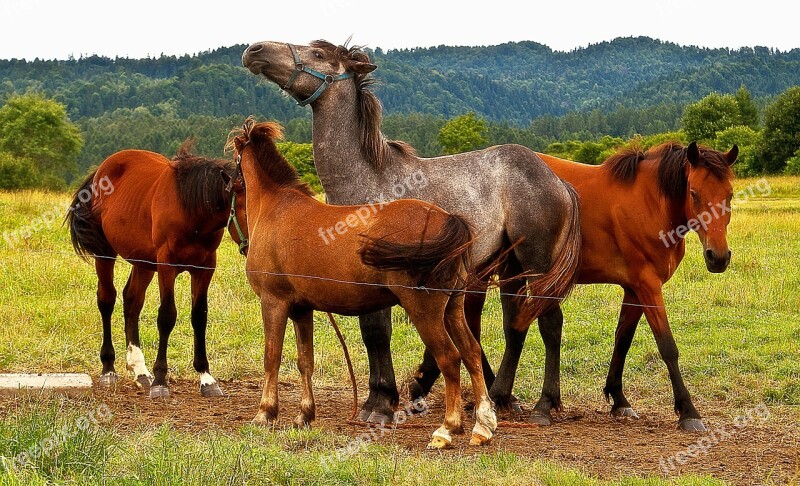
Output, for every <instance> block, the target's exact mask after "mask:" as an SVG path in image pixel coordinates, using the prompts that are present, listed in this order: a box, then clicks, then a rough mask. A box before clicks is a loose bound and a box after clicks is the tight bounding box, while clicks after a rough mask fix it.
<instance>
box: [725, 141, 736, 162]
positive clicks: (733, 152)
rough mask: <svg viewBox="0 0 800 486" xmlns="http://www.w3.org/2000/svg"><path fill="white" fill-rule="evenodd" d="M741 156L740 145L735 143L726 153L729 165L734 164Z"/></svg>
mask: <svg viewBox="0 0 800 486" xmlns="http://www.w3.org/2000/svg"><path fill="white" fill-rule="evenodd" d="M737 157H739V146H738V145H734V146H733V148H732V149H730V151H729V152H728V153H727V154H725V160H727V161H728V165H733V163H734V162H736V158H737Z"/></svg>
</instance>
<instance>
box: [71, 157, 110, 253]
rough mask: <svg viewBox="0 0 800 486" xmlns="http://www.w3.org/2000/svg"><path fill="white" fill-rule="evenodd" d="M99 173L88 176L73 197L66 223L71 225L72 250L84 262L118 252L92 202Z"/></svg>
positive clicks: (94, 172)
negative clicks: (96, 175) (95, 177)
mask: <svg viewBox="0 0 800 486" xmlns="http://www.w3.org/2000/svg"><path fill="white" fill-rule="evenodd" d="M96 173H97V171H96V170H95V171H93V172H92V173H91V174H89V175H88V176H86V179H84V181H83V182H82V183H81V185H80V187H79V188H78V190H77V191H75V195H74V196H73V197H72V204H70V207H69V209H68V210H67V216H66V218H65V220H64V221H65V222H66V223H67V224H68V225H69V236H70V239H71V240H72V248H74V249H75V253H77V254H78V256H80V257H81V258H83V259H84V260H87V261H88V259H89V257H94V256H114V255H115V254H116V252H115V251H114V249H113V248H112V247H111V243H109V242H108V239H107V238H106V234H105V232H103V226H102V224H101V223H100V219H99V218H98V217H97V211H96V210H95V209H94V207H93V205H92V202H93V199H94V192H93V190H92V186H93V184H94V176H95V174H96Z"/></svg>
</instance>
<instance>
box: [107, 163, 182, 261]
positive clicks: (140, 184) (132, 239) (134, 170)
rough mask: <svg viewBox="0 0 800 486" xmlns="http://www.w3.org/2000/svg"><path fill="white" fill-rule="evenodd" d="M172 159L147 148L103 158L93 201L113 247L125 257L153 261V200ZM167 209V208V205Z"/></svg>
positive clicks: (154, 254)
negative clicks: (102, 189) (97, 188)
mask: <svg viewBox="0 0 800 486" xmlns="http://www.w3.org/2000/svg"><path fill="white" fill-rule="evenodd" d="M169 172H170V170H169V160H168V159H167V158H166V157H164V156H163V155H161V154H157V153H155V152H149V151H146V150H122V151H119V152H116V153H114V154H112V155H111V156H109V157H108V158H107V159H106V160H104V161H103V162H102V163H101V164H100V166H99V167H98V169H97V173H96V174H95V177H94V185H95V186H96V187H107V188H109V189H108V190H105V191H96V194H94V197H93V200H92V204H93V209H94V211H95V214H96V215H97V216H98V217H99V218H100V222H101V224H102V227H103V231H104V232H105V234H106V238H107V239H108V241H109V243H110V244H111V246H112V247H113V248H114V250H115V251H116V252H117V253H119V254H120V256H122V257H123V258H133V259H142V260H150V261H154V260H155V259H156V249H155V245H154V243H153V238H152V226H153V208H152V203H153V200H154V197H155V195H156V193H157V191H158V187H159V185H160V184H159V182H160V179H162V178H163V177H164V176H165V174H168V173H169ZM164 209H167V208H164Z"/></svg>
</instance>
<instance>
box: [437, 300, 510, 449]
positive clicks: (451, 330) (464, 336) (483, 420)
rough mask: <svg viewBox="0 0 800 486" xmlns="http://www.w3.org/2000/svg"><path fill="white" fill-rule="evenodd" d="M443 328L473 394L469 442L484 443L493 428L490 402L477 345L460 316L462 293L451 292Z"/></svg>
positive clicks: (493, 413)
mask: <svg viewBox="0 0 800 486" xmlns="http://www.w3.org/2000/svg"><path fill="white" fill-rule="evenodd" d="M444 322H445V327H446V329H447V333H448V334H449V335H450V338H451V339H452V340H453V343H454V344H455V345H456V348H458V351H459V353H461V359H462V361H464V366H466V368H467V372H469V377H470V381H471V382H472V392H473V395H474V397H475V426H474V427H473V429H472V438H471V439H470V442H469V443H470V445H484V444H488V443H489V441H490V440H491V439H492V436H493V435H494V431H495V430H496V429H497V415H495V411H494V404H493V403H492V402H491V400H489V393H488V389H487V388H486V382H485V381H484V378H483V370H482V369H481V346H480V344H479V343H478V341H477V340H476V339H475V336H473V334H472V331H471V330H470V329H469V327H468V326H467V322H466V319H465V318H464V295H463V294H461V295H454V296H452V297H451V298H450V300H449V301H448V303H447V307H446V308H445V315H444Z"/></svg>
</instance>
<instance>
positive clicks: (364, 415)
mask: <svg viewBox="0 0 800 486" xmlns="http://www.w3.org/2000/svg"><path fill="white" fill-rule="evenodd" d="M370 415H372V412H371V411H369V410H366V409H363V408H362V409H361V411H360V412H358V417H356V418H357V419H358V421H359V422H366V421H367V420H369V416H370Z"/></svg>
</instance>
